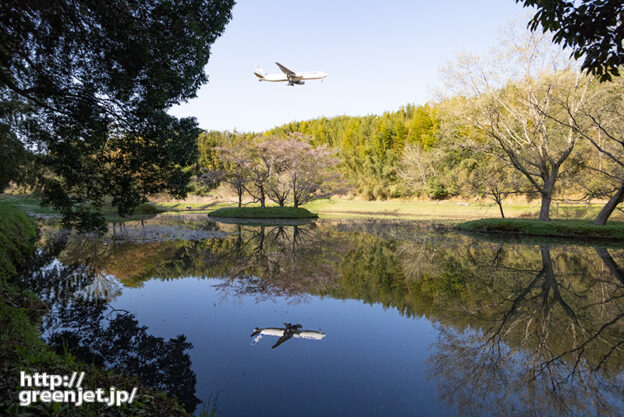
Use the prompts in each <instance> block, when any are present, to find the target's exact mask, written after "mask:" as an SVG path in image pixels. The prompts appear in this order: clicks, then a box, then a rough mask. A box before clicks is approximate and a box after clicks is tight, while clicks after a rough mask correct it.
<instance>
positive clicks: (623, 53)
mask: <svg viewBox="0 0 624 417" xmlns="http://www.w3.org/2000/svg"><path fill="white" fill-rule="evenodd" d="M516 3H523V4H524V6H525V7H535V8H536V9H537V12H536V13H535V16H533V19H532V20H531V22H530V23H529V27H530V28H531V30H537V28H538V26H541V27H542V28H543V30H544V31H549V32H553V34H554V35H553V41H554V42H556V43H558V44H562V45H563V47H564V48H571V49H572V56H574V58H576V59H578V58H581V57H584V61H583V69H585V70H587V71H588V72H591V73H593V74H595V75H597V76H598V77H599V78H600V79H601V80H602V81H611V79H612V77H611V76H612V75H614V76H619V75H620V73H619V71H618V66H620V65H622V64H624V45H623V44H622V39H624V25H622V21H624V8H622V2H621V1H620V0H582V1H580V2H574V1H568V0H516Z"/></svg>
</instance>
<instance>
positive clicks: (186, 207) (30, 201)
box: [0, 194, 624, 223]
mask: <svg viewBox="0 0 624 417" xmlns="http://www.w3.org/2000/svg"><path fill="white" fill-rule="evenodd" d="M0 201H4V202H7V203H9V204H11V205H13V206H16V207H19V208H21V209H22V210H24V211H26V212H28V213H33V214H54V213H56V212H55V211H54V210H52V209H50V208H46V207H41V206H40V205H39V200H37V199H35V198H32V197H24V196H15V195H6V194H5V195H2V196H0ZM204 201H205V202H201V198H199V197H193V196H191V197H190V198H189V200H187V201H180V200H171V201H162V200H160V201H154V202H150V203H146V204H143V205H141V206H140V207H139V208H137V210H136V215H135V216H129V217H125V218H120V217H118V216H116V214H115V210H114V208H112V207H110V206H106V207H104V208H103V213H104V214H105V216H106V218H107V219H108V220H109V221H124V220H132V219H141V218H146V217H149V216H150V215H151V216H153V215H156V214H157V213H159V212H162V213H169V214H186V213H192V214H208V213H212V212H214V211H216V210H219V209H221V208H236V205H235V203H232V202H229V203H228V202H215V198H214V197H212V198H206V199H205V200H204ZM251 207H258V205H257V204H251V205H247V206H246V207H245V208H251ZM270 207H277V206H273V205H270ZM302 207H303V208H305V209H307V210H309V211H311V212H313V213H316V214H318V216H319V217H321V218H338V219H349V218H377V219H396V220H435V221H445V222H451V223H453V222H458V221H467V220H475V219H483V218H490V217H492V218H493V217H498V216H499V211H498V207H497V206H496V204H493V203H490V202H488V201H478V202H474V201H456V200H443V201H427V200H399V199H392V200H378V201H364V200H356V199H354V200H338V199H334V198H332V199H321V200H315V201H312V202H310V203H308V204H305V205H304V206H302ZM503 208H504V210H505V216H506V217H508V218H537V214H538V213H539V208H540V207H539V201H534V202H512V201H509V202H507V203H505V204H503ZM601 208H602V204H598V203H597V204H590V205H585V204H562V203H553V205H552V207H551V216H552V217H553V218H555V219H585V220H589V219H593V218H594V217H595V216H596V214H598V212H599V211H600V209H601ZM613 220H624V214H623V213H620V212H616V213H614V214H613Z"/></svg>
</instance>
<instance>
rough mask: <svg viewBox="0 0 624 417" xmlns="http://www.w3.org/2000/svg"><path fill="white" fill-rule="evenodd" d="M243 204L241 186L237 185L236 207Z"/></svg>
mask: <svg viewBox="0 0 624 417" xmlns="http://www.w3.org/2000/svg"><path fill="white" fill-rule="evenodd" d="M242 206H243V187H238V208H241V207H242Z"/></svg>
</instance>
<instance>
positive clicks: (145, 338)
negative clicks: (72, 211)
mask: <svg viewBox="0 0 624 417" xmlns="http://www.w3.org/2000/svg"><path fill="white" fill-rule="evenodd" d="M65 238H66V236H63V235H61V239H56V240H55V241H53V242H52V243H51V244H50V245H48V248H47V252H46V253H43V252H42V253H40V254H39V256H38V259H37V263H38V267H37V268H36V270H35V271H34V272H33V273H30V274H27V275H25V276H24V277H23V278H22V280H23V281H24V283H25V284H26V285H28V286H29V288H31V289H32V290H33V291H35V292H36V293H37V294H38V295H39V296H40V298H41V299H42V300H43V301H45V302H46V303H47V304H48V307H49V312H48V313H47V314H46V315H45V316H44V318H43V323H42V329H43V331H44V333H43V337H44V341H45V342H46V343H47V344H48V345H50V346H51V347H52V348H53V349H54V350H55V351H56V352H57V353H58V354H61V355H64V354H66V353H70V354H72V355H73V356H75V357H76V358H77V359H79V360H80V361H83V362H86V363H92V364H95V365H97V366H102V367H105V368H108V369H111V368H114V369H116V370H118V371H121V372H123V373H126V374H129V375H133V376H136V377H138V379H139V380H140V381H141V382H142V383H143V384H144V385H146V386H149V387H152V388H154V389H157V390H163V391H165V392H166V393H168V395H170V396H172V397H175V398H177V399H178V401H179V402H180V404H182V405H183V406H184V408H185V409H186V410H187V411H189V412H192V411H193V410H195V408H196V407H197V405H198V404H199V403H200V400H199V399H198V398H197V397H196V396H195V384H196V375H195V373H194V372H193V371H192V369H191V359H190V356H189V353H188V351H189V350H190V349H192V347H193V346H192V345H191V343H189V342H187V341H186V337H185V336H184V335H178V336H177V337H176V338H173V339H170V340H165V339H163V338H161V337H155V336H152V335H150V334H149V333H148V328H147V327H145V326H141V325H139V322H138V320H137V319H136V318H135V316H134V315H133V314H131V313H130V312H128V311H125V310H118V309H114V308H113V307H111V305H110V304H109V302H108V301H109V300H110V299H112V298H114V297H116V296H117V295H118V294H119V293H120V292H121V285H120V283H119V281H117V280H116V279H115V278H114V277H112V276H110V275H105V274H102V273H96V272H94V271H93V269H92V268H91V267H90V266H89V265H86V264H81V263H78V264H71V265H64V264H62V263H60V262H58V261H57V260H56V259H54V255H55V254H57V252H59V251H60V249H61V248H63V247H64V243H63V242H62V241H61V243H60V244H59V240H64V239H65Z"/></svg>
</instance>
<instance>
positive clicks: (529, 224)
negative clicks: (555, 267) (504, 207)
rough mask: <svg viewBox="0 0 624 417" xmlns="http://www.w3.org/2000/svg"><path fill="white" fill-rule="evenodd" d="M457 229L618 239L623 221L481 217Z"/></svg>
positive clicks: (492, 232)
mask: <svg viewBox="0 0 624 417" xmlns="http://www.w3.org/2000/svg"><path fill="white" fill-rule="evenodd" d="M457 228H458V229H459V230H462V231H466V232H478V233H491V234H504V235H523V236H543V237H562V238H573V239H584V240H588V239H597V240H622V239H624V222H609V223H608V224H606V225H605V226H599V225H595V224H593V223H592V222H591V221H590V220H551V221H549V222H545V221H539V220H528V219H481V220H473V221H469V222H465V223H460V224H458V225H457Z"/></svg>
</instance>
